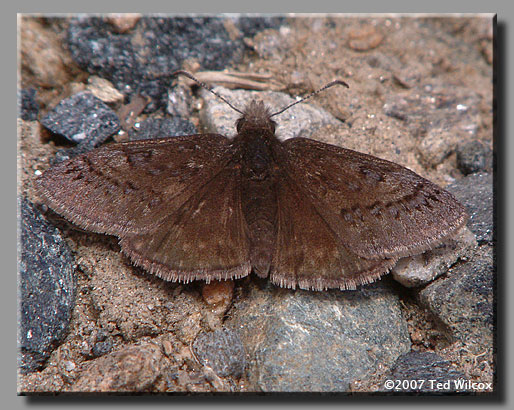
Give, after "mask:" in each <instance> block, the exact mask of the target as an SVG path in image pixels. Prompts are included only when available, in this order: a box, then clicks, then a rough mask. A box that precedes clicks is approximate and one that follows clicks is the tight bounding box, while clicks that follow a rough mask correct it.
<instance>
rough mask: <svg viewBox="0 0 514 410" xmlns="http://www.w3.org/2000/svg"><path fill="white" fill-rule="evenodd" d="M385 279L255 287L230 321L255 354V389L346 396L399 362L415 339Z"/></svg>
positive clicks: (251, 360) (252, 373) (252, 366)
mask: <svg viewBox="0 0 514 410" xmlns="http://www.w3.org/2000/svg"><path fill="white" fill-rule="evenodd" d="M384 282H385V281H382V282H379V283H376V284H372V285H369V286H364V287H362V288H361V289H359V290H356V291H345V292H341V291H340V290H333V291H326V292H312V291H302V290H296V291H292V290H289V289H280V288H277V287H273V286H272V285H266V286H267V287H266V289H265V290H260V289H258V288H257V286H256V285H251V286H250V287H249V294H245V295H243V296H242V297H241V299H240V301H238V302H236V303H235V305H234V309H233V310H232V311H231V312H232V314H233V315H234V316H233V317H231V318H230V319H229V321H228V323H230V324H231V325H232V326H233V327H234V328H237V329H240V332H241V336H242V339H243V343H244V344H245V347H246V351H247V353H248V354H249V371H248V375H249V382H250V386H249V388H250V389H251V390H256V391H265V392H270V391H282V392H286V391H289V392H291V391H309V392H329V391H330V392H335V391H339V392H344V391H348V389H349V383H350V382H352V381H354V380H356V379H362V378H364V377H367V376H369V375H370V374H373V373H374V372H375V371H376V370H377V369H378V368H379V367H380V366H385V367H387V366H388V365H390V364H392V363H394V361H395V360H396V359H397V357H398V356H399V355H401V354H402V353H405V352H407V351H409V349H410V338H409V333H408V330H407V324H406V322H405V321H404V319H403V317H402V313H401V310H400V305H399V301H398V298H397V297H396V296H395V292H394V291H393V290H392V289H391V288H390V287H389V285H388V284H386V283H384Z"/></svg>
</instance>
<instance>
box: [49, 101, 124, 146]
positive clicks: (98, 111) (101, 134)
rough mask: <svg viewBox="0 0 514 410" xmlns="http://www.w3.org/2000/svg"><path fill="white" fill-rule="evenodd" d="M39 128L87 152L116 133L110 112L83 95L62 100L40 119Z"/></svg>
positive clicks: (116, 127)
mask: <svg viewBox="0 0 514 410" xmlns="http://www.w3.org/2000/svg"><path fill="white" fill-rule="evenodd" d="M41 124H42V125H43V126H45V127H46V128H48V129H49V130H50V131H52V132H53V133H55V134H59V135H62V136H64V137H66V138H67V139H69V140H70V141H72V142H75V143H77V144H87V145H89V146H90V147H91V148H92V147H94V146H97V145H99V144H101V143H102V142H103V141H105V140H106V139H107V138H109V137H110V136H111V135H113V134H114V133H116V132H118V130H119V129H120V122H119V120H118V117H117V116H116V114H115V113H114V111H112V110H111V109H110V108H109V107H108V106H107V105H106V104H104V103H103V102H102V101H101V100H99V99H98V98H96V97H95V96H94V95H93V94H91V93H90V92H85V91H83V92H80V93H77V94H74V95H72V96H71V97H69V98H66V99H64V100H62V101H61V102H60V103H59V104H57V106H56V107H55V108H54V109H53V110H52V111H50V112H49V113H48V114H47V115H45V116H44V117H43V118H42V119H41Z"/></svg>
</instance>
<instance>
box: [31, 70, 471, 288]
mask: <svg viewBox="0 0 514 410" xmlns="http://www.w3.org/2000/svg"><path fill="white" fill-rule="evenodd" d="M174 74H176V75H179V74H180V75H186V76H188V77H190V78H192V79H194V80H196V79H195V78H194V77H193V76H192V75H191V74H189V73H187V72H182V71H180V72H177V73H174ZM196 81H197V82H198V83H199V84H200V85H202V86H204V87H205V88H207V89H209V88H208V87H207V86H206V85H205V84H203V83H200V82H199V81H198V80H196ZM335 84H342V85H346V83H343V82H342V81H335V82H333V83H330V84H328V85H327V86H325V87H323V88H322V89H320V90H318V91H316V92H314V93H312V94H311V95H310V96H312V95H315V94H317V93H318V92H320V91H322V90H324V89H326V88H328V87H330V86H332V85H335ZM346 86H347V85H346ZM209 90H210V89H209ZM210 91H211V92H213V93H214V94H216V95H217V96H218V97H219V98H221V99H223V98H222V97H221V96H219V95H218V94H217V93H215V92H214V91H212V90H210ZM310 96H309V97H310ZM223 100H224V101H225V102H227V104H229V105H230V106H231V107H232V108H234V109H235V110H236V111H238V112H239V113H240V114H241V116H240V118H239V119H238V120H237V122H236V130H237V135H236V136H235V137H234V138H233V139H228V138H226V137H224V136H222V135H219V134H197V135H188V136H178V137H169V138H160V139H151V140H142V141H132V142H122V143H111V144H107V145H104V146H102V147H100V148H97V149H94V150H92V151H90V152H88V153H86V154H82V155H79V156H77V157H74V158H72V159H70V160H68V161H64V162H61V163H59V164H57V165H55V166H54V167H52V168H50V169H48V170H47V171H45V172H44V173H43V174H42V175H41V176H40V177H39V178H38V179H37V187H38V190H39V193H40V195H41V198H42V200H43V202H44V203H46V204H47V205H48V206H49V207H50V208H52V209H53V210H54V211H55V212H57V213H59V214H61V215H63V216H64V217H66V218H67V219H69V220H70V221H71V222H73V223H75V224H76V225H78V226H80V227H82V228H84V229H87V230H90V231H94V232H100V233H104V234H108V235H115V236H117V237H118V238H119V243H120V246H121V250H122V252H123V253H124V254H126V255H127V256H128V257H129V258H130V259H131V261H132V262H133V263H134V264H135V265H137V266H140V267H142V268H144V269H145V270H147V271H148V272H150V273H152V274H154V275H157V276H159V277H161V278H162V279H164V280H168V281H180V282H184V283H187V282H190V281H193V280H204V281H206V282H209V281H211V280H228V279H235V278H241V277H244V276H247V275H249V274H250V272H252V271H253V272H254V273H255V274H256V275H258V276H259V277H263V278H265V277H269V279H270V280H271V282H273V283H274V284H276V285H279V286H282V287H287V288H295V287H299V288H301V289H311V290H324V289H329V288H339V289H342V290H343V289H355V288H356V287H357V286H358V285H362V284H366V283H370V282H373V281H375V280H376V279H378V278H379V277H380V276H381V275H383V274H385V273H387V272H388V271H389V270H390V269H391V267H393V266H394V265H395V263H396V262H397V261H398V259H399V258H401V257H405V256H409V255H414V254H418V253H421V252H424V251H426V250H428V249H431V248H433V247H434V246H436V245H437V244H439V243H440V242H442V241H444V240H445V239H446V238H448V237H450V236H452V235H454V234H455V233H456V232H457V231H458V230H459V229H460V228H461V227H462V226H463V225H464V224H465V223H466V221H467V218H468V215H467V213H466V210H465V208H464V207H463V206H462V205H461V204H460V203H459V202H458V201H457V200H456V199H455V198H454V197H453V196H452V195H451V194H450V193H449V192H447V191H445V190H444V189H442V188H440V187H439V186H437V185H436V184H433V183H432V182H430V181H428V180H426V179H424V178H422V177H421V176H419V175H417V174H416V173H414V172H412V171H410V170H409V169H407V168H405V167H403V166H401V165H398V164H395V163H393V162H389V161H386V160H383V159H379V158H377V157H374V156H370V155H366V154H363V153H359V152H356V151H352V150H349V149H345V148H341V147H338V146H334V145H329V144H324V143H321V142H318V141H314V140H311V139H307V138H300V137H297V138H291V139H288V140H286V141H283V142H282V141H279V140H278V139H277V137H276V135H275V127H276V122H275V121H274V120H273V117H274V116H276V115H278V114H281V113H282V112H284V111H285V110H286V109H287V108H289V107H290V106H291V105H294V104H296V103H298V102H301V101H304V100H305V99H304V100H301V101H297V102H295V103H293V104H291V105H290V106H288V107H285V108H284V109H282V110H280V111H278V112H275V113H271V112H270V110H269V109H268V108H267V107H266V106H265V105H264V104H263V103H262V102H260V101H252V102H250V103H249V104H248V105H247V106H246V107H245V109H244V110H239V109H237V108H235V107H233V106H232V105H231V104H230V103H229V102H228V101H226V100H225V99H223Z"/></svg>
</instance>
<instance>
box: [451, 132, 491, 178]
mask: <svg viewBox="0 0 514 410" xmlns="http://www.w3.org/2000/svg"><path fill="white" fill-rule="evenodd" d="M456 152H457V166H458V167H459V169H460V170H461V171H462V173H463V174H465V175H468V174H474V173H477V172H481V171H486V172H491V171H492V166H493V151H492V150H491V148H489V147H488V146H487V145H485V144H483V143H481V142H480V141H476V140H474V141H469V142H466V143H464V144H458V145H457V149H456Z"/></svg>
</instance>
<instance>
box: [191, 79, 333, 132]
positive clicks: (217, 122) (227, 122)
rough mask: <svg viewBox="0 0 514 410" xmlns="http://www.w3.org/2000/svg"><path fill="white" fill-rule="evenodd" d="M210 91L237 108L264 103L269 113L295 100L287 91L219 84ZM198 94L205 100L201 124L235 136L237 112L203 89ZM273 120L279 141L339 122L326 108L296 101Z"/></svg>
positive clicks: (242, 108) (215, 130)
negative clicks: (213, 91) (262, 90)
mask: <svg viewBox="0 0 514 410" xmlns="http://www.w3.org/2000/svg"><path fill="white" fill-rule="evenodd" d="M214 90H215V91H216V92H217V93H219V94H220V95H221V96H222V97H224V98H225V99H226V100H228V101H229V102H230V103H231V104H232V105H233V106H234V107H236V108H238V109H239V110H241V111H243V110H244V108H245V107H246V105H247V104H248V103H249V102H250V101H252V100H262V101H264V104H265V105H267V106H268V107H269V108H270V110H271V111H272V112H276V111H279V110H280V109H282V108H284V107H285V106H287V105H289V104H291V103H293V102H294V101H295V100H294V99H292V98H291V97H289V96H288V95H287V94H283V93H278V92H272V91H266V92H259V91H244V90H228V89H226V88H223V87H216V88H215V89H214ZM202 97H203V98H204V101H205V105H204V109H203V111H202V112H201V118H202V121H203V123H204V126H205V127H206V128H207V129H208V130H209V131H210V132H214V133H217V134H221V135H225V136H227V137H233V136H234V135H236V133H237V131H236V125H235V124H236V120H237V119H238V118H239V117H240V116H241V114H239V113H237V112H236V111H234V110H233V109H232V108H230V107H229V106H228V105H227V104H226V103H225V102H223V101H221V100H220V99H219V98H217V97H216V96H214V95H213V94H211V93H210V92H208V91H206V90H204V91H203V93H202ZM274 119H275V120H276V122H277V128H276V135H277V137H278V138H279V139H280V140H282V141H283V140H286V139H289V138H292V137H298V136H302V137H308V136H309V135H310V133H311V132H312V131H313V130H316V129H318V128H321V127H323V126H326V125H339V124H340V122H339V121H338V120H336V119H335V118H334V117H333V116H332V115H331V114H329V113H328V112H327V111H325V110H323V109H322V108H319V107H315V106H314V105H309V104H308V103H305V104H297V105H295V106H294V107H291V108H290V109H288V110H287V111H286V112H284V113H282V114H280V115H278V116H277V117H274Z"/></svg>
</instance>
